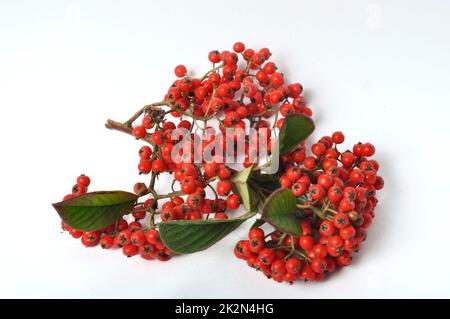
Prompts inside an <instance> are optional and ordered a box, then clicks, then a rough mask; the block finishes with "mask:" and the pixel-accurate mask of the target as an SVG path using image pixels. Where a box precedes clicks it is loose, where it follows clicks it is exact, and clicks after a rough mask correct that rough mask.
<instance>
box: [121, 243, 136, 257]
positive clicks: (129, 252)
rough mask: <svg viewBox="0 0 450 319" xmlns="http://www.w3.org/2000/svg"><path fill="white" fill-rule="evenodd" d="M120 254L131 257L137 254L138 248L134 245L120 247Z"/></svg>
mask: <svg viewBox="0 0 450 319" xmlns="http://www.w3.org/2000/svg"><path fill="white" fill-rule="evenodd" d="M122 252H123V254H124V255H125V256H127V257H133V256H136V255H137V254H138V252H139V247H138V246H135V245H125V246H123V247H122Z"/></svg>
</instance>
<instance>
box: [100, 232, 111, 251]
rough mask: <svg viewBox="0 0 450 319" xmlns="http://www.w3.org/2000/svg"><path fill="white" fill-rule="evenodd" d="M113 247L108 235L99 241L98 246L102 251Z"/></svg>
mask: <svg viewBox="0 0 450 319" xmlns="http://www.w3.org/2000/svg"><path fill="white" fill-rule="evenodd" d="M113 245H114V240H113V238H112V236H110V235H105V236H103V237H102V238H101V239H100V246H102V248H103V249H110V248H111V247H112V246H113Z"/></svg>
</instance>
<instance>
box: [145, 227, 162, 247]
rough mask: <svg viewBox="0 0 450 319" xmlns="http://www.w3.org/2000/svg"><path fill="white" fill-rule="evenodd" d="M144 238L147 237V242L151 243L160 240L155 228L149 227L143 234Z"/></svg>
mask: <svg viewBox="0 0 450 319" xmlns="http://www.w3.org/2000/svg"><path fill="white" fill-rule="evenodd" d="M145 238H146V239H147V243H149V244H151V245H154V244H156V243H157V242H158V241H160V239H159V232H158V231H157V230H156V229H150V230H149V231H147V233H146V234H145Z"/></svg>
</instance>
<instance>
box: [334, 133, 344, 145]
mask: <svg viewBox="0 0 450 319" xmlns="http://www.w3.org/2000/svg"><path fill="white" fill-rule="evenodd" d="M331 139H332V140H333V143H335V144H342V143H344V140H345V137H344V134H342V132H334V133H333V135H331Z"/></svg>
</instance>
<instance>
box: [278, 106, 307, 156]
mask: <svg viewBox="0 0 450 319" xmlns="http://www.w3.org/2000/svg"><path fill="white" fill-rule="evenodd" d="M313 131H314V122H313V121H312V119H311V118H310V117H308V116H305V115H302V114H292V115H289V116H287V117H286V118H285V119H284V121H283V126H282V127H281V130H280V135H279V138H278V145H279V149H280V154H281V155H283V154H286V153H288V152H289V151H291V150H292V149H293V148H295V147H296V146H298V144H299V143H300V142H302V141H304V140H305V139H306V138H307V137H308V136H309V135H311V133H312V132H313Z"/></svg>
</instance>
